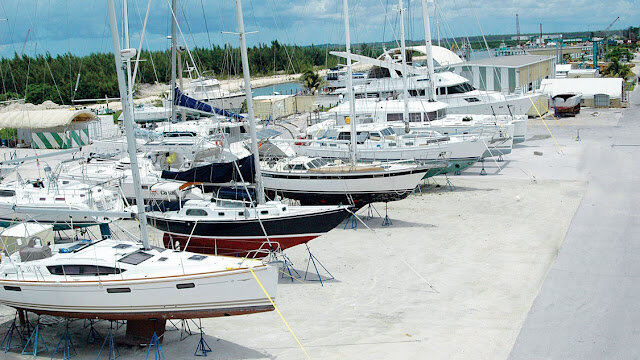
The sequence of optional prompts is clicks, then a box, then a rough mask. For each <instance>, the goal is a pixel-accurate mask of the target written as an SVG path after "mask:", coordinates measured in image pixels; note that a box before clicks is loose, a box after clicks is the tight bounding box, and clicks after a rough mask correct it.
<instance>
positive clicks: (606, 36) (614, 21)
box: [602, 16, 620, 41]
mask: <svg viewBox="0 0 640 360" xmlns="http://www.w3.org/2000/svg"><path fill="white" fill-rule="evenodd" d="M618 20H620V16H618V17H617V18H616V19H615V20H613V21H612V22H611V24H609V26H607V28H606V29H604V31H603V32H602V40H603V41H606V40H607V38H608V37H609V30H611V28H612V27H613V25H614V24H615V23H617V22H618Z"/></svg>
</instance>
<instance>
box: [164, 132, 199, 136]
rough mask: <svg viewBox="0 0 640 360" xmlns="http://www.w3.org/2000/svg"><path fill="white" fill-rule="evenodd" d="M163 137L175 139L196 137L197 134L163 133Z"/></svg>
mask: <svg viewBox="0 0 640 360" xmlns="http://www.w3.org/2000/svg"><path fill="white" fill-rule="evenodd" d="M162 136H164V137H168V138H175V137H196V136H197V134H196V133H195V132H193V131H165V132H163V133H162Z"/></svg>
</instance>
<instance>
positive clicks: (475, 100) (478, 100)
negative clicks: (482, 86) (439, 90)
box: [464, 97, 480, 103]
mask: <svg viewBox="0 0 640 360" xmlns="http://www.w3.org/2000/svg"><path fill="white" fill-rule="evenodd" d="M464 101H466V102H470V103H474V102H480V99H478V98H477V97H470V98H464Z"/></svg>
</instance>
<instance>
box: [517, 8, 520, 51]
mask: <svg viewBox="0 0 640 360" xmlns="http://www.w3.org/2000/svg"><path fill="white" fill-rule="evenodd" d="M516 36H517V39H518V47H520V19H519V18H518V14H517V13H516Z"/></svg>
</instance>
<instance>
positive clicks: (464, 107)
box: [438, 95, 533, 116]
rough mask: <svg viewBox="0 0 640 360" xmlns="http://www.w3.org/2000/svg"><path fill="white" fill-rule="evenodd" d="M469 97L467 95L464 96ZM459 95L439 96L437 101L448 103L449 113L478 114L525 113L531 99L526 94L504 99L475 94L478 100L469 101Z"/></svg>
mask: <svg viewBox="0 0 640 360" xmlns="http://www.w3.org/2000/svg"><path fill="white" fill-rule="evenodd" d="M465 97H469V96H465ZM465 97H460V96H455V95H454V96H446V95H445V96H440V97H438V100H439V101H442V102H445V103H447V104H449V107H448V108H447V112H448V113H449V114H478V115H494V114H495V115H513V116H515V115H527V113H529V111H530V110H531V107H532V104H531V100H533V99H531V98H530V97H529V96H527V95H522V96H510V97H509V98H506V99H504V100H495V99H489V98H488V97H487V96H483V95H476V96H474V97H478V98H479V99H480V102H477V103H469V102H467V101H466V100H464V98H465Z"/></svg>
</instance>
